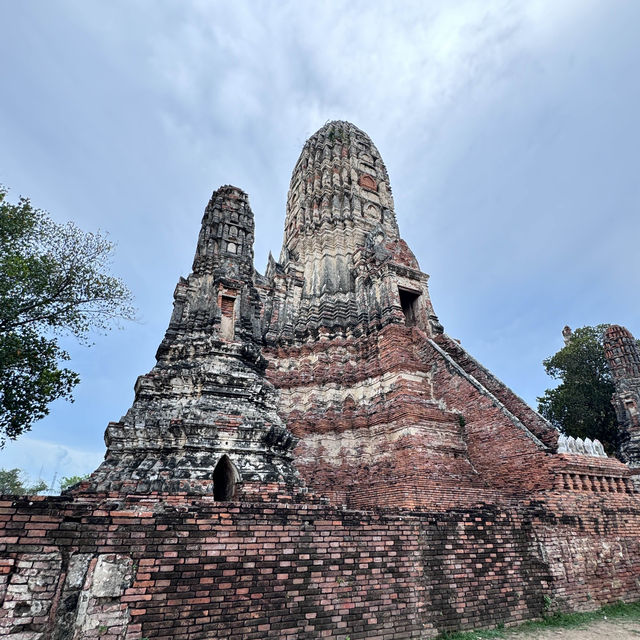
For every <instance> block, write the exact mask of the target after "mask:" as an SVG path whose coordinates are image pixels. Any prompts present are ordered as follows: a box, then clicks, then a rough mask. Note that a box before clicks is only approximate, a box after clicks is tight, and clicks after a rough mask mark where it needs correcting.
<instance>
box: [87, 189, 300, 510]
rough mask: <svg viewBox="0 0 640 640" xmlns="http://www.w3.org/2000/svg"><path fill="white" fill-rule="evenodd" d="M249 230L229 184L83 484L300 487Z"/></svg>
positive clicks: (245, 209)
mask: <svg viewBox="0 0 640 640" xmlns="http://www.w3.org/2000/svg"><path fill="white" fill-rule="evenodd" d="M253 234H254V222H253V213H252V212H251V209H250V207H249V202H248V199H247V196H246V195H245V194H244V193H243V192H242V191H240V190H239V189H236V188H235V187H229V186H227V187H221V188H220V189H219V190H218V191H216V192H214V194H213V196H212V197H211V200H210V202H209V204H208V206H207V208H206V210H205V214H204V218H203V220H202V229H201V231H200V236H199V238H198V245H197V249H196V255H195V259H194V261H193V272H192V274H191V275H190V276H189V277H188V278H187V279H186V280H185V279H183V278H181V279H180V281H179V282H178V285H177V287H176V290H175V294H174V305H173V314H172V316H171V321H170V323H169V328H168V329H167V332H166V335H165V337H164V340H163V341H162V343H161V344H160V347H159V349H158V353H157V356H156V357H157V363H156V365H155V367H154V368H153V369H152V370H151V372H150V373H148V374H147V375H145V376H141V377H140V378H139V379H138V381H137V382H136V385H135V392H136V397H135V400H134V403H133V406H132V407H131V409H129V411H128V412H127V414H126V415H125V416H124V417H123V418H122V420H121V421H120V422H117V423H111V424H110V425H109V426H108V428H107V431H106V434H105V442H106V444H107V453H106V456H105V461H104V462H103V463H102V465H101V466H100V467H99V468H98V469H97V470H96V471H95V472H94V474H93V475H92V476H91V479H90V483H89V486H88V487H85V488H86V489H87V490H89V491H119V492H122V491H132V492H138V493H148V492H152V491H159V492H174V493H175V492H187V493H209V494H211V493H212V492H215V493H216V495H220V496H225V498H226V499H229V498H230V497H232V496H233V495H234V494H235V492H236V489H240V488H242V487H240V486H238V487H236V486H235V485H236V484H237V483H240V485H241V484H242V483H245V487H244V491H245V493H246V490H247V489H249V488H250V487H249V486H248V485H251V484H252V483H253V484H256V483H258V485H260V486H261V487H264V486H265V485H267V484H269V483H276V484H278V483H280V484H284V485H297V484H299V480H298V479H297V475H296V473H295V470H294V468H293V467H292V465H291V449H292V448H293V446H294V445H295V438H294V437H293V436H292V435H291V434H290V433H289V432H288V430H287V429H286V427H285V425H284V424H283V422H282V420H281V418H280V417H279V416H278V414H277V413H276V410H275V403H276V393H275V391H274V389H273V387H272V385H271V384H270V383H269V382H268V381H267V380H266V378H265V375H264V373H265V368H266V365H267V363H266V361H265V359H264V358H263V357H262V355H261V353H260V341H261V330H260V313H261V309H260V299H259V297H258V293H257V291H256V289H255V287H254V284H253V275H254V269H253ZM231 240H233V241H231ZM223 455H224V456H226V460H227V461H228V464H229V465H230V467H229V469H227V471H225V472H224V473H223V472H222V471H220V470H219V471H220V472H219V474H218V477H219V478H220V481H219V482H226V483H231V484H232V485H233V487H231V488H230V487H225V488H224V490H220V492H218V491H216V490H215V488H214V486H213V485H214V470H215V469H216V466H217V465H218V463H219V462H220V460H221V458H222V457H223ZM247 483H248V484H247ZM256 490H259V488H257V489H256ZM221 499H222V498H221Z"/></svg>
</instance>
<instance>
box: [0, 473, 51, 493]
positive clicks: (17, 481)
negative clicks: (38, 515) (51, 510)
mask: <svg viewBox="0 0 640 640" xmlns="http://www.w3.org/2000/svg"><path fill="white" fill-rule="evenodd" d="M27 482H29V480H28V478H27V477H26V476H25V474H24V473H23V472H22V471H20V469H0V495H13V496H35V495H37V494H38V493H42V492H43V491H46V490H47V489H48V488H49V487H48V486H47V483H46V482H45V481H44V480H38V482H36V484H34V485H28V484H26V483H27Z"/></svg>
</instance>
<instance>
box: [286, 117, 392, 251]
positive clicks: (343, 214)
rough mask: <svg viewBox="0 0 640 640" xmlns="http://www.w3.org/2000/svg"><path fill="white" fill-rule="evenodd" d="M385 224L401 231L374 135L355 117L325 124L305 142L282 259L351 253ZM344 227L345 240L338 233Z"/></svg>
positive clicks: (289, 202)
mask: <svg viewBox="0 0 640 640" xmlns="http://www.w3.org/2000/svg"><path fill="white" fill-rule="evenodd" d="M376 227H382V228H383V229H384V231H385V232H386V235H387V237H388V238H389V239H391V238H395V237H397V236H398V227H397V224H396V219H395V213H394V209H393V197H392V195H391V185H390V184H389V176H388V174H387V169H386V167H385V166H384V163H383V161H382V158H381V157H380V153H379V152H378V150H377V149H376V147H375V145H374V144H373V142H372V141H371V138H369V136H368V135H367V134H366V133H365V132H364V131H361V130H360V129H358V128H357V127H356V126H354V125H353V124H351V123H349V122H343V121H340V120H336V121H333V122H329V123H327V124H325V125H324V126H323V127H322V128H321V129H319V130H318V131H317V132H316V133H314V134H313V135H312V136H311V137H310V138H309V139H308V140H307V142H306V143H305V145H304V148H303V149H302V153H301V154H300V158H299V159H298V162H297V163H296V166H295V168H294V170H293V174H292V176H291V185H290V188H289V194H288V197H287V216H286V221H285V234H284V246H283V256H282V258H281V261H282V262H286V261H287V258H289V259H292V260H294V261H304V259H305V256H306V255H308V254H310V253H312V254H315V255H318V253H320V254H327V253H333V254H335V253H336V243H337V244H338V245H340V244H342V243H346V244H347V246H345V247H344V248H345V249H346V251H347V252H348V253H350V252H351V250H352V249H353V248H354V247H355V246H356V245H359V244H362V243H363V239H364V236H365V234H366V233H367V232H370V231H371V230H372V229H374V228H376ZM336 231H337V232H339V234H340V236H341V237H342V240H341V241H340V239H337V238H335V236H334V234H335V232H336Z"/></svg>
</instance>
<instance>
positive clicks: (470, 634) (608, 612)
mask: <svg viewBox="0 0 640 640" xmlns="http://www.w3.org/2000/svg"><path fill="white" fill-rule="evenodd" d="M620 619H626V620H640V602H632V603H630V604H625V603H623V602H619V603H617V604H611V605H608V606H606V607H602V609H598V610H597V611H589V612H587V613H554V614H552V615H548V616H546V617H545V618H543V619H542V620H537V621H535V622H525V623H524V624H521V625H518V626H517V627H510V628H509V629H505V628H504V627H498V628H496V629H480V630H478V631H462V632H459V633H443V634H440V635H439V636H438V638H437V639H436V640H485V638H486V639H489V638H513V637H514V636H517V635H518V634H519V633H523V632H525V631H536V630H538V629H547V628H549V627H556V628H563V629H568V628H571V627H579V626H581V625H584V624H588V623H589V622H594V621H596V620H620Z"/></svg>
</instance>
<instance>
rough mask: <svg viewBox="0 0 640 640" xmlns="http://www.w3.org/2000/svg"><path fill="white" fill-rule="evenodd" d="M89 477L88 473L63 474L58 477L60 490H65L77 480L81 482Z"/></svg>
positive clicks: (76, 482)
mask: <svg viewBox="0 0 640 640" xmlns="http://www.w3.org/2000/svg"><path fill="white" fill-rule="evenodd" d="M88 477H89V474H88V473H87V474H85V475H82V476H64V477H63V478H61V479H60V491H61V492H62V491H65V490H66V489H69V487H72V486H73V485H74V484H78V482H83V481H84V480H86V479H87V478H88Z"/></svg>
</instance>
